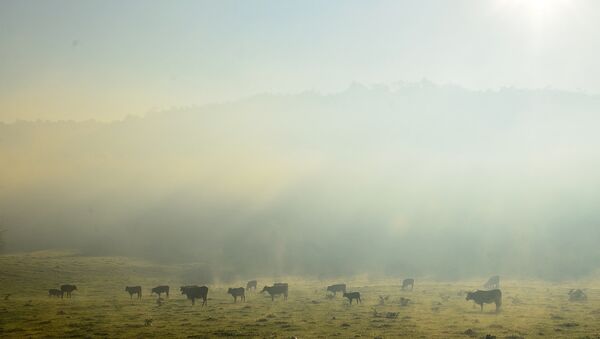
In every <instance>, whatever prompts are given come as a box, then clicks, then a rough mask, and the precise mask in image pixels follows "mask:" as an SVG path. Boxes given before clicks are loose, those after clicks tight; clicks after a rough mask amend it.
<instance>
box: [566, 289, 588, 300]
mask: <svg viewBox="0 0 600 339" xmlns="http://www.w3.org/2000/svg"><path fill="white" fill-rule="evenodd" d="M585 300H587V295H586V294H585V293H584V292H583V291H582V290H580V289H576V290H570V291H569V301H585Z"/></svg>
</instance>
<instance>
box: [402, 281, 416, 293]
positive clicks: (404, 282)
mask: <svg viewBox="0 0 600 339" xmlns="http://www.w3.org/2000/svg"><path fill="white" fill-rule="evenodd" d="M408 286H410V290H411V291H412V290H413V288H414V287H415V279H411V278H409V279H404V280H402V289H403V290H405V289H406V288H407V287H408Z"/></svg>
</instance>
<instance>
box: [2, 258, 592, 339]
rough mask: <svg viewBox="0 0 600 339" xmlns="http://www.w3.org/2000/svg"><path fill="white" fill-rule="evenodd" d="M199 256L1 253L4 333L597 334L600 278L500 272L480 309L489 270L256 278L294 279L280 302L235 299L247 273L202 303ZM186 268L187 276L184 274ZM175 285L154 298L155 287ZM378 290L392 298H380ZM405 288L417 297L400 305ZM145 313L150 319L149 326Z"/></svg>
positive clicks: (250, 296) (212, 288)
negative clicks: (135, 288) (51, 292)
mask: <svg viewBox="0 0 600 339" xmlns="http://www.w3.org/2000/svg"><path fill="white" fill-rule="evenodd" d="M193 269H194V267H193V265H192V266H190V265H161V264H155V263H150V262H146V261H142V260H137V259H130V258H122V257H84V256H79V255H77V254H76V253H72V252H59V251H48V252H35V253H25V254H13V255H2V256H0V293H1V295H0V297H1V298H0V337H3V338H23V337H60V338H65V337H134V338H148V337H161V338H165V337H178V338H213V337H260V338H294V337H296V338H330V337H339V338H354V337H366V338H396V337H410V338H448V337H462V338H469V337H473V338H485V337H486V335H490V336H496V337H497V338H535V337H546V338H558V337H565V338H599V337H600V280H595V279H589V280H580V281H568V282H560V283H557V282H554V283H553V282H546V281H539V280H503V281H502V282H501V289H502V292H503V306H502V309H501V312H499V313H496V312H495V308H494V305H493V304H490V305H486V306H485V307H484V311H483V312H480V309H479V307H478V306H475V305H474V304H473V303H472V302H467V301H466V300H465V296H464V292H465V291H467V290H474V289H477V288H481V285H482V284H483V282H484V281H485V278H481V279H477V280H471V281H458V282H456V281H453V282H443V281H433V280H428V279H425V278H419V277H415V278H416V284H415V288H414V290H413V291H402V290H401V289H400V281H401V280H400V279H399V278H395V279H391V278H374V277H368V276H359V277H353V278H346V279H336V280H325V279H324V280H319V279H313V278H304V277H276V278H275V277H256V278H257V280H258V285H259V290H260V288H262V286H264V285H265V284H271V283H272V282H273V281H285V282H288V283H289V285H290V287H289V298H288V300H287V301H284V300H283V299H282V298H276V299H275V301H274V302H272V301H271V299H270V297H269V296H268V295H266V294H261V293H258V292H256V293H253V292H250V293H247V296H246V302H245V303H242V302H238V303H233V298H232V297H231V296H230V295H228V294H227V288H228V287H238V286H245V281H241V280H240V281H236V282H232V283H213V284H207V285H208V287H209V294H208V297H209V299H208V305H207V306H205V307H202V306H200V303H197V304H196V305H195V306H192V305H191V302H190V301H189V300H187V299H185V297H184V296H182V295H181V294H180V293H179V286H181V285H184V284H195V283H197V284H201V283H202V282H199V281H189V280H186V278H185V277H186V276H189V271H190V270H193ZM186 274H187V275H186ZM337 282H345V283H346V284H347V285H348V289H349V290H351V291H358V292H360V293H361V297H362V301H363V302H362V304H358V305H357V304H352V305H349V304H348V302H347V300H345V299H343V298H342V297H341V296H340V295H339V294H338V296H337V297H331V296H328V295H327V294H326V291H325V288H326V286H327V285H329V284H333V283H337ZM62 283H73V284H76V285H77V287H78V290H77V291H75V292H73V297H72V298H71V299H67V298H65V299H60V298H51V297H48V295H47V291H48V289H50V288H58V286H59V285H60V284H62ZM138 284H139V285H142V287H143V293H144V295H143V298H142V299H141V300H137V299H135V297H134V298H133V299H130V297H129V295H128V294H127V293H126V292H125V291H124V288H125V286H126V285H138ZM160 284H168V285H170V286H171V295H170V297H169V298H163V299H164V301H163V302H161V303H158V302H157V297H156V296H151V295H150V289H151V287H154V286H156V285H160ZM571 288H584V289H585V292H586V293H587V295H588V300H587V301H585V302H571V301H569V300H568V296H567V293H568V291H569V290H570V289H571ZM380 296H384V297H385V296H389V297H388V299H387V300H385V301H384V302H383V304H381V301H380ZM400 298H408V299H410V302H409V303H408V305H405V306H402V305H401V304H400ZM146 320H151V324H147V321H146Z"/></svg>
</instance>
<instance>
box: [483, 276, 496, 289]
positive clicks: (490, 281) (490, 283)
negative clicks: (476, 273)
mask: <svg viewBox="0 0 600 339" xmlns="http://www.w3.org/2000/svg"><path fill="white" fill-rule="evenodd" d="M483 287H485V288H487V289H488V290H491V289H498V288H500V276H498V275H494V276H491V277H490V278H489V279H488V281H487V282H486V283H485V284H483Z"/></svg>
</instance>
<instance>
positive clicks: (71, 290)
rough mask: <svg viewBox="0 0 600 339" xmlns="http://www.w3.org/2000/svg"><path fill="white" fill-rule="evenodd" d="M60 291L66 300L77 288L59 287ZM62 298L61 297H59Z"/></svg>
mask: <svg viewBox="0 0 600 339" xmlns="http://www.w3.org/2000/svg"><path fill="white" fill-rule="evenodd" d="M60 290H61V291H62V292H63V294H66V295H67V298H71V292H73V291H75V290H77V286H75V285H68V284H65V285H60ZM60 297H61V298H62V295H61V296H60Z"/></svg>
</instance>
